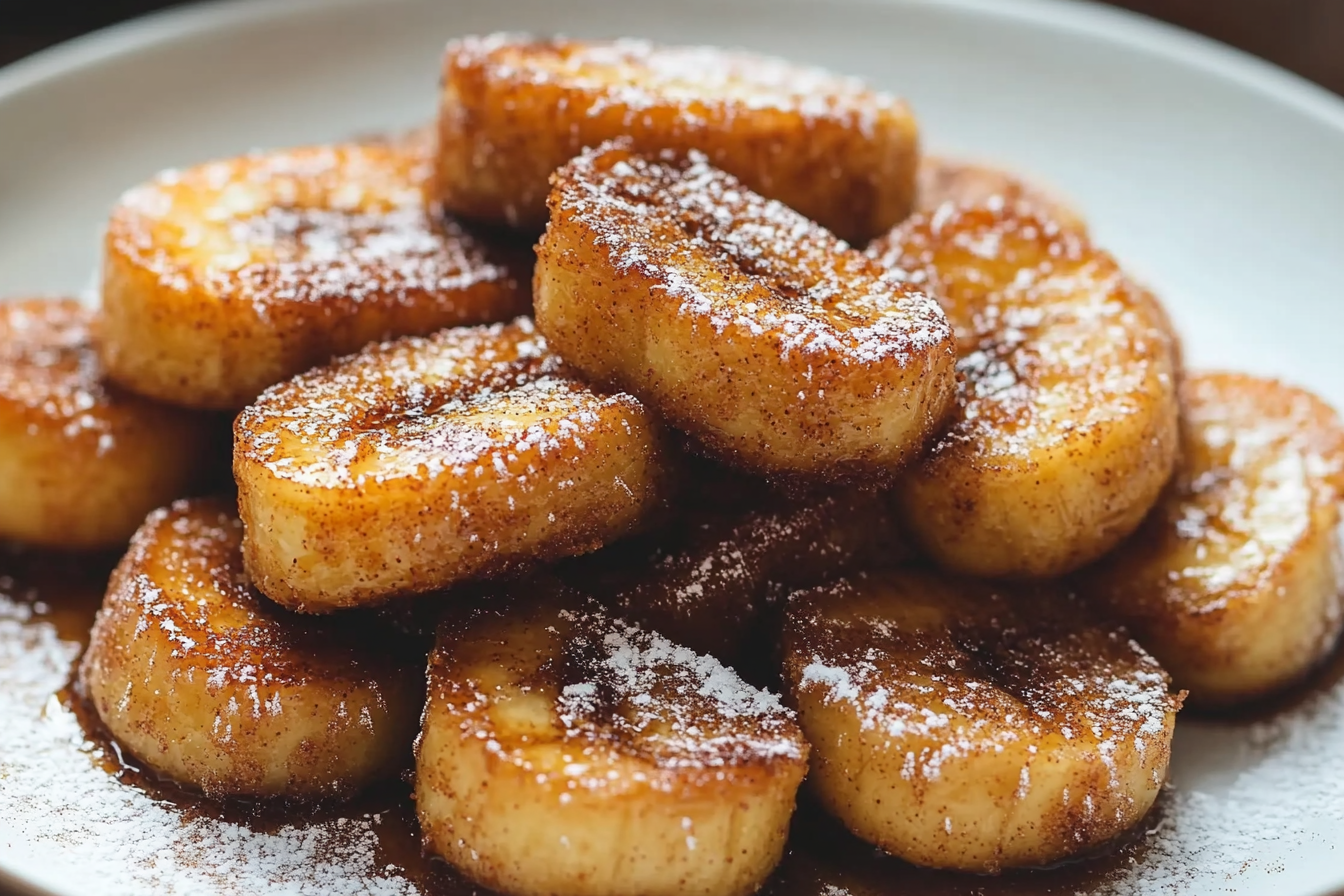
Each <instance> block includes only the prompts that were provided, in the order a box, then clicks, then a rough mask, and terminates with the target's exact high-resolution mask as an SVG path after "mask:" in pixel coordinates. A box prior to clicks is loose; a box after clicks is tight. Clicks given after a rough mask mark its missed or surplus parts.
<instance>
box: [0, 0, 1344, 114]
mask: <svg viewBox="0 0 1344 896" xmlns="http://www.w3.org/2000/svg"><path fill="white" fill-rule="evenodd" d="M398 2H402V0H198V2H194V3H188V4H186V5H183V6H177V7H171V8H168V9H163V10H159V11H157V12H153V13H149V14H148V15H144V16H140V17H137V18H133V19H129V20H127V21H124V22H119V23H117V24H114V25H110V26H108V27H106V28H101V29H98V30H96V31H93V32H90V33H88V34H84V35H80V36H78V37H75V38H72V39H70V40H67V41H63V42H61V43H58V44H55V45H53V46H51V47H47V48H45V49H42V50H38V51H37V52H36V53H33V54H31V55H29V56H26V57H24V58H22V59H19V60H17V61H15V62H12V63H10V64H9V65H6V66H0V105H3V104H5V103H7V102H8V101H9V100H11V99H13V98H15V97H17V96H19V95H21V94H23V93H25V92H27V91H29V90H33V89H40V88H41V86H42V85H43V84H44V83H46V82H49V81H52V80H56V79H58V78H60V77H63V76H66V75H69V74H72V73H74V72H77V71H78V70H80V69H83V68H87V67H90V66H94V65H97V64H99V63H102V62H106V61H110V60H113V59H116V58H119V57H124V56H131V55H134V54H136V53H137V52H141V51H143V50H146V49H149V48H151V47H155V46H162V45H165V44H169V43H172V42H174V41H178V40H181V39H183V38H185V37H187V36H189V35H193V34H199V33H201V32H203V31H206V30H209V29H211V28H217V27H229V26H237V25H240V24H245V23H251V22H258V21H265V20H268V19H284V18H290V17H294V16H302V15H306V14H312V13H317V12H321V11H328V10H332V9H336V8H342V7H345V8H349V7H356V6H368V5H374V4H383V5H387V6H391V5H394V4H396V3H398ZM728 2H733V3H747V2H756V3H761V2H762V0H728ZM795 2H799V3H813V4H815V5H818V6H821V5H830V6H845V5H855V4H862V5H868V6H889V7H893V8H899V7H907V8H924V9H952V10H957V11H961V12H964V13H970V14H974V15H979V16H986V17H991V18H997V19H1006V20H1013V21H1017V22H1021V23H1024V24H1029V25H1033V26H1036V27H1039V28H1044V29H1048V30H1053V31H1059V32H1066V33H1073V34H1076V35H1081V36H1087V37H1089V38H1092V39H1097V40H1102V41H1106V42H1108V43H1111V44H1113V45H1117V46H1122V47H1125V48H1127V49H1131V50H1136V51H1139V52H1146V53H1150V54H1154V55H1157V56H1160V57H1162V58H1163V59H1165V60H1167V61H1169V62H1174V63H1177V64H1180V65H1185V66H1188V67H1191V68H1194V69H1197V70H1200V71H1202V72H1204V73H1206V74H1210V75H1213V76H1215V77H1218V78H1222V79H1224V80H1227V81H1231V82H1233V83H1235V84H1237V85H1238V86H1240V87H1243V88H1245V89H1247V90H1250V91H1252V92H1254V93H1256V94H1259V95H1261V96H1263V97H1265V98H1266V99H1269V100H1272V101H1274V102H1277V103H1279V104H1282V105H1285V106H1288V107H1290V108H1292V109H1293V110H1294V111H1296V112H1298V113H1300V114H1303V115H1306V116H1307V117H1309V118H1312V119H1314V120H1316V121H1318V122H1320V123H1322V124H1325V125H1326V126H1328V127H1330V128H1332V129H1333V130H1335V131H1338V132H1339V133H1340V134H1341V135H1344V96H1340V95H1338V94H1336V93H1334V92H1333V91H1331V90H1329V89H1327V88H1325V87H1323V86H1321V85H1319V84H1316V83H1315V82H1313V81H1310V80H1308V79H1307V78H1305V77H1303V76H1301V75H1298V74H1295V73H1294V72H1291V71H1289V70H1287V69H1285V68H1283V67H1281V66H1279V65H1277V64H1275V63H1272V62H1269V61H1267V60H1265V59H1261V58H1260V57H1258V56H1255V55H1252V54H1251V53H1248V52H1246V51H1244V50H1239V49H1237V48H1235V47H1232V46H1230V45H1228V44H1225V43H1223V42H1221V41H1218V40H1215V39H1213V38H1210V37H1205V36H1204V35H1201V34H1197V33H1195V32H1193V31H1190V30H1188V29H1185V28H1182V27H1180V26H1177V25H1172V24H1169V23H1167V22H1163V21H1160V20H1158V19H1155V18H1152V17H1150V16H1147V15H1144V14H1142V13H1137V12H1132V11H1130V10H1127V9H1121V8H1119V7H1115V6H1110V5H1107V4H1104V3H1101V2H1097V0H795Z"/></svg>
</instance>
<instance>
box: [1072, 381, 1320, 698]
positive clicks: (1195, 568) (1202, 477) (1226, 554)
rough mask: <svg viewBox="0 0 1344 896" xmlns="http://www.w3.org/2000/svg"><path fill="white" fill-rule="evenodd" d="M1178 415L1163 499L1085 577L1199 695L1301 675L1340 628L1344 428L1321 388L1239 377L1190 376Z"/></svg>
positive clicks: (1247, 692) (1260, 687) (1241, 691)
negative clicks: (1178, 440)
mask: <svg viewBox="0 0 1344 896" xmlns="http://www.w3.org/2000/svg"><path fill="white" fill-rule="evenodd" d="M1181 412H1182V444H1181V459H1180V462H1179V464H1178V465H1177V468H1176V475H1175V477H1174V478H1173V480H1172V482H1171V484H1170V485H1169V486H1168V488H1167V491H1166V493H1165V494H1164V496H1163V498H1162V501H1161V502H1160V503H1159V504H1158V506H1157V508H1156V509H1155V510H1154V511H1153V512H1152V514H1151V515H1150V516H1149V517H1148V519H1147V521H1145V523H1144V525H1143V526H1142V527H1141V528H1140V529H1139V531H1138V533H1137V534H1136V535H1135V536H1134V537H1133V538H1132V539H1130V541H1128V542H1127V543H1126V544H1125V545H1123V546H1122V547H1121V548H1120V549H1119V550H1117V551H1115V552H1114V553H1113V554H1111V555H1110V556H1108V557H1107V558H1105V559H1104V560H1103V561H1102V562H1101V563H1100V564H1099V565H1098V566H1097V568H1095V569H1093V570H1090V571H1089V573H1088V575H1087V577H1086V582H1087V586H1088V592H1089V593H1090V594H1094V595H1096V596H1097V597H1098V598H1099V599H1100V600H1101V601H1103V602H1104V603H1105V605H1106V606H1108V608H1109V609H1110V610H1111V611H1112V612H1113V613H1114V614H1115V615H1116V616H1118V618H1120V619H1122V620H1123V621H1124V622H1125V624H1126V625H1128V626H1129V627H1130V628H1131V629H1132V630H1133V631H1134V633H1135V636H1136V637H1137V638H1138V639H1139V640H1140V641H1142V642H1143V643H1144V645H1145V646H1146V647H1148V648H1149V649H1150V650H1152V651H1153V653H1154V654H1156V656H1157V657H1158V659H1160V660H1161V661H1162V664H1163V665H1164V666H1166V667H1167V668H1168V669H1169V670H1171V674H1172V677H1173V678H1174V679H1175V680H1176V683H1177V684H1179V685H1180V686H1181V687H1183V688H1188V689H1189V690H1190V699H1191V701H1192V702H1193V703H1195V704H1197V705H1200V706H1226V705H1229V704H1233V703H1238V702H1244V701H1247V700H1250V699H1254V698H1256V697H1260V696H1264V695H1266V694H1269V693H1272V692H1274V691H1277V690H1280V689H1281V688H1283V687H1284V686H1286V685H1288V684H1291V683H1292V682H1294V681H1296V680H1298V679H1299V678H1301V677H1302V676H1303V675H1304V674H1306V673H1307V672H1308V671H1309V670H1311V669H1312V668H1313V667H1314V666H1315V665H1316V664H1317V663H1319V662H1320V661H1321V659H1322V658H1324V657H1325V656H1326V655H1327V654H1329V652H1330V651H1331V649H1332V648H1333V647H1334V645H1335V642H1336V641H1337V640H1338V638H1339V633H1340V627H1341V625H1342V624H1344V600H1342V599H1341V587H1342V583H1344V578H1341V576H1344V565H1342V564H1341V559H1340V536H1339V523H1340V511H1339V500H1340V487H1341V485H1342V484H1344V428H1342V427H1341V424H1340V420H1339V418H1338V417H1337V416H1336V414H1335V412H1334V411H1333V410H1332V409H1331V408H1330V407H1328V406H1327V405H1326V404H1325V403H1324V402H1323V401H1321V400H1320V399H1319V398H1317V397H1316V396H1314V395H1312V394H1311V393H1309V392H1306V391H1304V390H1302V389H1297V388H1294V387H1292V386H1286V385H1284V384H1282V383H1279V382H1276V381H1273V380H1264V379H1259V378H1257V377H1253V376H1245V375H1241V374H1234V373H1211V374H1201V375H1198V376H1192V377H1190V378H1189V379H1187V380H1186V381H1185V382H1184V383H1183V384H1182V387H1181Z"/></svg>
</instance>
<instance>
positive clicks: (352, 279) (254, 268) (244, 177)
mask: <svg viewBox="0 0 1344 896" xmlns="http://www.w3.org/2000/svg"><path fill="white" fill-rule="evenodd" d="M425 152H426V149H425V147H424V145H423V141H422V142H421V143H415V142H414V141H402V142H395V143H389V144H385V145H381V146H379V145H360V144H348V145H341V146H331V147H305V148H300V149H291V150H285V151H281V152H272V153H260V154H255V155H248V156H242V157H240V158H236V159H230V160H226V161H219V162H211V163H209V164H205V165H199V166H197V167H195V168H189V169H186V170H184V171H169V172H165V173H163V174H160V175H159V176H158V177H156V178H154V179H153V180H151V181H150V182H148V183H146V184H144V185H142V186H139V187H136V188H134V189H132V190H131V191H129V192H128V193H126V194H125V195H124V196H122V198H121V201H120V202H119V203H118V204H117V206H116V208H115V210H114V211H113V212H112V218H111V222H110V223H109V225H108V229H107V236H106V240H105V252H104V267H103V305H104V315H105V318H106V320H105V325H104V339H103V341H102V343H101V351H102V356H103V362H104V363H105V364H106V366H107V370H108V373H109V375H110V376H111V377H112V378H113V379H115V380H117V381H118V382H120V383H122V384H123V385H125V386H126V387H127V388H129V389H133V390H135V391H136V392H139V393H141V394H144V395H148V396H151V397H153V398H158V399H160V400H163V401H167V402H171V403H173V404H180V405H186V406H189V407H203V408H221V409H227V410H236V409H238V408H240V407H242V406H243V405H245V404H247V403H248V402H249V401H251V400H252V399H253V398H255V397H256V396H257V395H258V394H260V392H261V391H262V390H263V389H265V388H266V387H267V386H269V385H272V384H273V383H277V382H280V381H281V380H283V379H285V378H287V377H290V376H293V375H294V374H296V373H300V372H302V371H304V370H307V369H308V368H310V367H312V366H314V365H316V364H322V363H326V362H327V361H329V360H331V359H332V358H333V357H334V356H336V355H340V354H344V353H346V352H352V351H355V350H356V349H359V348H361V347H363V346H364V345H366V344H368V343H370V342H373V341H376V340H379V339H388V338H391V337H394V336H401V335H406V334H423V333H430V332H433V331H434V330H437V329H440V328H441V327H446V326H451V325H455V324H475V323H487V322H490V321H497V320H508V319H510V318H512V317H514V316H515V315H517V314H521V313H524V312H526V311H527V309H528V304H529V300H530V294H529V290H528V286H527V283H526V280H525V276H526V270H522V271H520V270H517V269H516V268H515V267H512V266H511V265H510V258H511V256H510V255H509V254H508V253H507V252H506V251H505V250H503V249H502V248H500V247H494V246H491V245H489V244H487V243H486V242H485V241H484V240H483V239H482V238H481V237H479V236H476V235H473V234H471V233H469V232H468V231H467V230H465V229H463V227H462V226H461V225H460V224H458V223H457V222H456V221H453V220H450V219H444V220H438V219H437V218H434V217H433V216H431V215H430V214H429V213H427V212H426V211H425V210H424V208H423V203H424V191H423V182H424V180H425V177H426V174H427V167H426V166H427V164H428V160H427V157H426V155H425Z"/></svg>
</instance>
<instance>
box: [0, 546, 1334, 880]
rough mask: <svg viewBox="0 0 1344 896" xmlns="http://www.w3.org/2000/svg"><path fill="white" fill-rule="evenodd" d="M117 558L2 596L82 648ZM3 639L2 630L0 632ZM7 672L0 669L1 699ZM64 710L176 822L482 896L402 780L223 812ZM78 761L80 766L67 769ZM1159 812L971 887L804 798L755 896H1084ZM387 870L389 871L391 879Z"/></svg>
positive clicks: (89, 560)
mask: <svg viewBox="0 0 1344 896" xmlns="http://www.w3.org/2000/svg"><path fill="white" fill-rule="evenodd" d="M115 559H116V558H115V557H106V556H100V557H71V556H60V555H52V554H39V553H7V554H0V584H3V586H4V590H5V591H6V592H7V593H8V594H9V595H10V596H11V597H12V598H13V599H14V600H15V601H23V602H28V603H30V604H31V605H33V607H34V608H35V613H34V615H33V619H32V621H31V622H30V623H29V624H30V625H49V626H51V627H53V628H54V629H55V632H56V635H57V636H58V637H59V638H60V639H61V640H63V641H66V642H70V643H74V644H80V645H83V644H84V643H85V642H86V640H87V637H88V631H89V628H90V626H91V625H92V622H93V614H94V612H95V611H96V610H97V608H98V606H99V604H100V603H101V600H102V594H103V589H104V587H105V584H106V578H107V575H108V573H109V572H110V570H111V568H112V566H113V565H114V563H115ZM3 631H4V629H0V632H3ZM1336 666H1338V667H1339V668H1338V669H1337V670H1336V671H1334V672H1332V673H1330V674H1329V675H1327V676H1325V677H1326V678H1327V679H1329V680H1331V681H1333V680H1334V678H1336V677H1337V676H1338V675H1339V674H1341V673H1344V663H1336ZM5 673H6V670H5V669H4V668H3V667H2V666H0V687H3V686H5V680H4V679H5ZM59 698H60V700H61V702H62V704H63V705H64V706H65V707H66V708H67V709H69V710H70V711H71V712H73V713H74V714H75V716H76V717H77V718H78V720H79V722H80V723H81V725H82V727H83V729H84V731H85V733H86V736H87V737H88V739H89V740H90V742H92V744H94V745H95V746H97V747H101V748H102V749H101V750H99V749H95V750H93V751H92V752H91V754H90V755H92V756H94V757H95V758H96V760H97V761H98V763H99V764H100V765H101V767H102V768H103V770H105V771H106V772H107V773H108V774H109V775H113V776H115V777H117V778H118V779H120V781H121V782H122V783H123V784H124V785H125V786H127V787H133V788H137V789H139V790H141V791H142V792H144V793H145V794H146V795H148V796H150V797H151V798H152V799H154V800H155V801H156V802H159V803H161V804H170V805H172V806H173V807H174V811H176V812H177V813H179V814H180V816H181V817H182V819H183V820H184V821H187V820H196V821H210V820H214V821H218V822H220V823H230V824H235V825H239V826H242V827H244V828H247V829H250V830H252V831H255V832H257V833H268V832H275V831H277V830H279V829H281V828H282V827H300V828H302V827H307V826H312V825H318V824H323V823H330V822H332V821H334V820H336V819H340V818H362V819H367V820H368V821H369V822H370V825H371V827H372V829H373V831H374V833H375V834H376V837H377V847H376V851H377V857H376V862H375V863H374V867H376V868H380V869H384V871H386V872H387V873H389V874H395V875H397V876H399V877H402V878H404V879H405V880H407V881H409V882H410V883H411V884H412V885H414V887H415V888H417V889H418V890H419V891H420V893H422V894H423V896H469V894H470V896H475V894H482V896H485V894H486V893H487V892H488V891H485V890H482V889H480V888H478V887H475V886H473V885H472V884H470V883H469V882H466V881H463V880H462V879H461V878H460V877H459V876H458V875H456V874H455V873H454V872H453V870H452V869H451V868H449V867H448V866H447V865H446V864H444V863H443V862H441V861H438V860H435V859H432V858H430V857H427V856H425V855H423V854H422V852H421V848H420V837H419V831H418V826H417V824H416V820H415V809H414V804H413V802H412V800H411V788H410V785H409V783H408V781H409V778H410V770H409V769H408V770H407V771H406V772H405V773H404V774H403V776H402V779H401V780H393V781H388V782H385V783H384V784H382V785H380V786H378V787H376V788H374V789H373V790H371V791H369V792H366V793H365V794H363V795H362V796H360V797H359V798H357V799H355V800H354V801H353V802H350V803H344V804H340V805H327V806H324V805H318V806H312V805H307V806H293V805H285V804H283V803H244V802H233V801H227V802H221V801H216V800H210V799H207V798H205V797H203V796H201V795H199V794H194V793H189V792H186V791H184V790H182V789H180V788H178V787H176V786H174V785H172V784H169V783H166V782H163V781H160V780H157V779H156V778H154V777H153V776H152V775H150V774H148V773H146V772H144V771H142V770H141V769H140V768H139V767H138V765H137V763H136V761H135V759H134V757H131V756H127V755H124V754H122V753H121V752H120V751H119V750H118V749H117V748H116V747H115V745H114V744H112V743H111V742H110V741H109V740H108V738H107V737H106V735H105V734H104V733H103V732H102V730H101V726H100V724H99V722H98V719H97V718H96V716H95V715H94V714H93V713H92V712H91V711H90V710H89V708H88V707H87V706H85V705H84V703H83V702H82V701H81V700H80V698H79V696H78V694H77V693H76V688H74V687H67V688H66V689H64V690H63V691H62V692H61V693H60V694H59ZM72 761H78V756H77V755H76V756H75V757H73V758H72ZM1161 812H1162V803H1161V802H1160V801H1159V804H1158V806H1157V808H1156V809H1155V810H1154V812H1153V813H1152V814H1151V815H1150V816H1149V817H1148V818H1147V819H1146V820H1145V821H1144V823H1143V824H1141V825H1139V826H1138V828H1136V829H1135V830H1134V831H1132V832H1131V833H1130V834H1128V835H1127V836H1126V838H1125V839H1124V841H1123V842H1120V843H1117V844H1112V845H1111V846H1110V847H1109V848H1108V849H1107V850H1106V851H1105V852H1104V854H1101V855H1098V856H1095V857H1093V858H1090V859H1085V860H1080V861H1074V862H1070V863H1068V864H1064V865H1061V866H1058V867H1056V868H1053V869H1046V870H1040V871H1027V872H1010V873H1005V874H1003V875H1000V876H997V877H980V876H971V875H965V874H955V873H950V872H939V871H930V870H927V869H921V868H916V867H914V866H911V865H908V864H906V863H904V862H902V861H900V860H898V859H894V858H891V857H889V856H885V855H882V854H881V853H879V852H878V851H877V850H875V849H874V848H873V847H871V846H869V845H867V844H865V843H863V842H861V841H859V840H858V839H856V838H855V837H853V836H851V835H850V834H849V833H847V832H846V831H844V830H843V829H842V828H841V827H840V826H839V825H838V824H837V823H835V822H834V821H832V820H831V819H829V818H828V817H826V816H825V814H824V813H823V812H822V811H821V810H820V809H819V808H817V807H816V806H815V805H814V804H813V803H811V801H810V800H808V799H807V798H806V797H804V798H803V799H802V801H801V803H800V806H799V811H798V814H797V816H796V817H795V820H794V824H793V832H792V836H791V839H790V843H789V848H788V851H787V854H786V855H785V857H784V860H783V862H782V863H781V865H780V867H779V869H778V870H777V871H776V872H775V874H774V876H773V877H772V878H771V879H770V881H769V882H768V883H767V884H766V886H765V888H764V889H763V890H762V891H761V892H762V894H764V896H879V894H889V893H890V894H895V893H900V894H902V896H942V894H948V896H951V894H983V896H1003V894H1021V896H1036V894H1040V896H1048V894H1067V896H1073V894H1076V893H1080V892H1088V891H1091V890H1093V889H1096V888H1097V887H1099V886H1101V885H1103V884H1104V883H1105V882H1107V881H1108V880H1109V879H1111V878H1112V877H1114V876H1117V875H1118V874H1120V873H1121V872H1122V871H1123V870H1124V869H1125V868H1126V867H1128V866H1129V865H1131V864H1132V863H1136V862H1140V861H1142V859H1143V855H1144V846H1145V839H1146V838H1145V832H1146V831H1149V830H1152V829H1153V828H1154V827H1155V826H1156V824H1157V823H1158V822H1159V820H1160V815H1161ZM389 866H391V867H389Z"/></svg>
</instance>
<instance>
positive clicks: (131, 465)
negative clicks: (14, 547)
mask: <svg viewBox="0 0 1344 896" xmlns="http://www.w3.org/2000/svg"><path fill="white" fill-rule="evenodd" d="M97 327H98V323H97V316H96V313H95V312H93V311H91V310H89V309H88V308H86V307H84V306H83V305H81V304H80V303H79V302H77V301H75V300H74V299H28V300H22V301H19V300H16V301H10V302H0V496H3V497H0V540H14V541H20V542H26V543H29V544H35V545H42V546H44V547H53V548H71V549H88V548H105V547H112V546H115V545H117V544H124V543H125V542H126V540H127V539H129V538H130V537H131V534H132V533H133V532H135V530H136V527H137V526H139V525H140V523H141V522H142V521H143V520H144V518H145V514H147V513H149V511H151V510H153V509H154V508H155V507H159V506H161V505H162V504H165V503H167V502H168V501H171V500H173V499H174V498H176V497H178V496H179V495H181V494H182V493H183V492H186V491H189V490H190V489H192V488H193V487H195V486H196V485H197V484H198V483H199V482H200V481H201V480H202V479H203V477H204V475H205V474H207V473H208V472H209V468H210V466H211V464H210V461H211V460H212V459H214V460H216V461H218V462H220V463H221V469H222V462H223V460H224V458H225V453H224V452H220V451H212V450H211V442H212V437H213V436H222V435H223V434H224V427H223V426H219V425H215V421H211V420H209V419H208V418H206V417H204V416H201V415H198V414H194V413H191V412H188V411H182V410H178V409H176V408H170V407H164V406H162V405H158V404H155V403H154V402H152V401H148V400H146V399H144V398H141V397H139V396H138V395H133V394H130V393H128V392H126V391H125V390H123V389H120V388H118V387H117V386H115V385H113V384H111V383H109V382H108V381H107V379H106V377H105V375H104V371H103V367H102V364H101V363H100V362H99V360H98V353H97V350H96V347H95V343H96V334H95V330H96V329H97Z"/></svg>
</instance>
